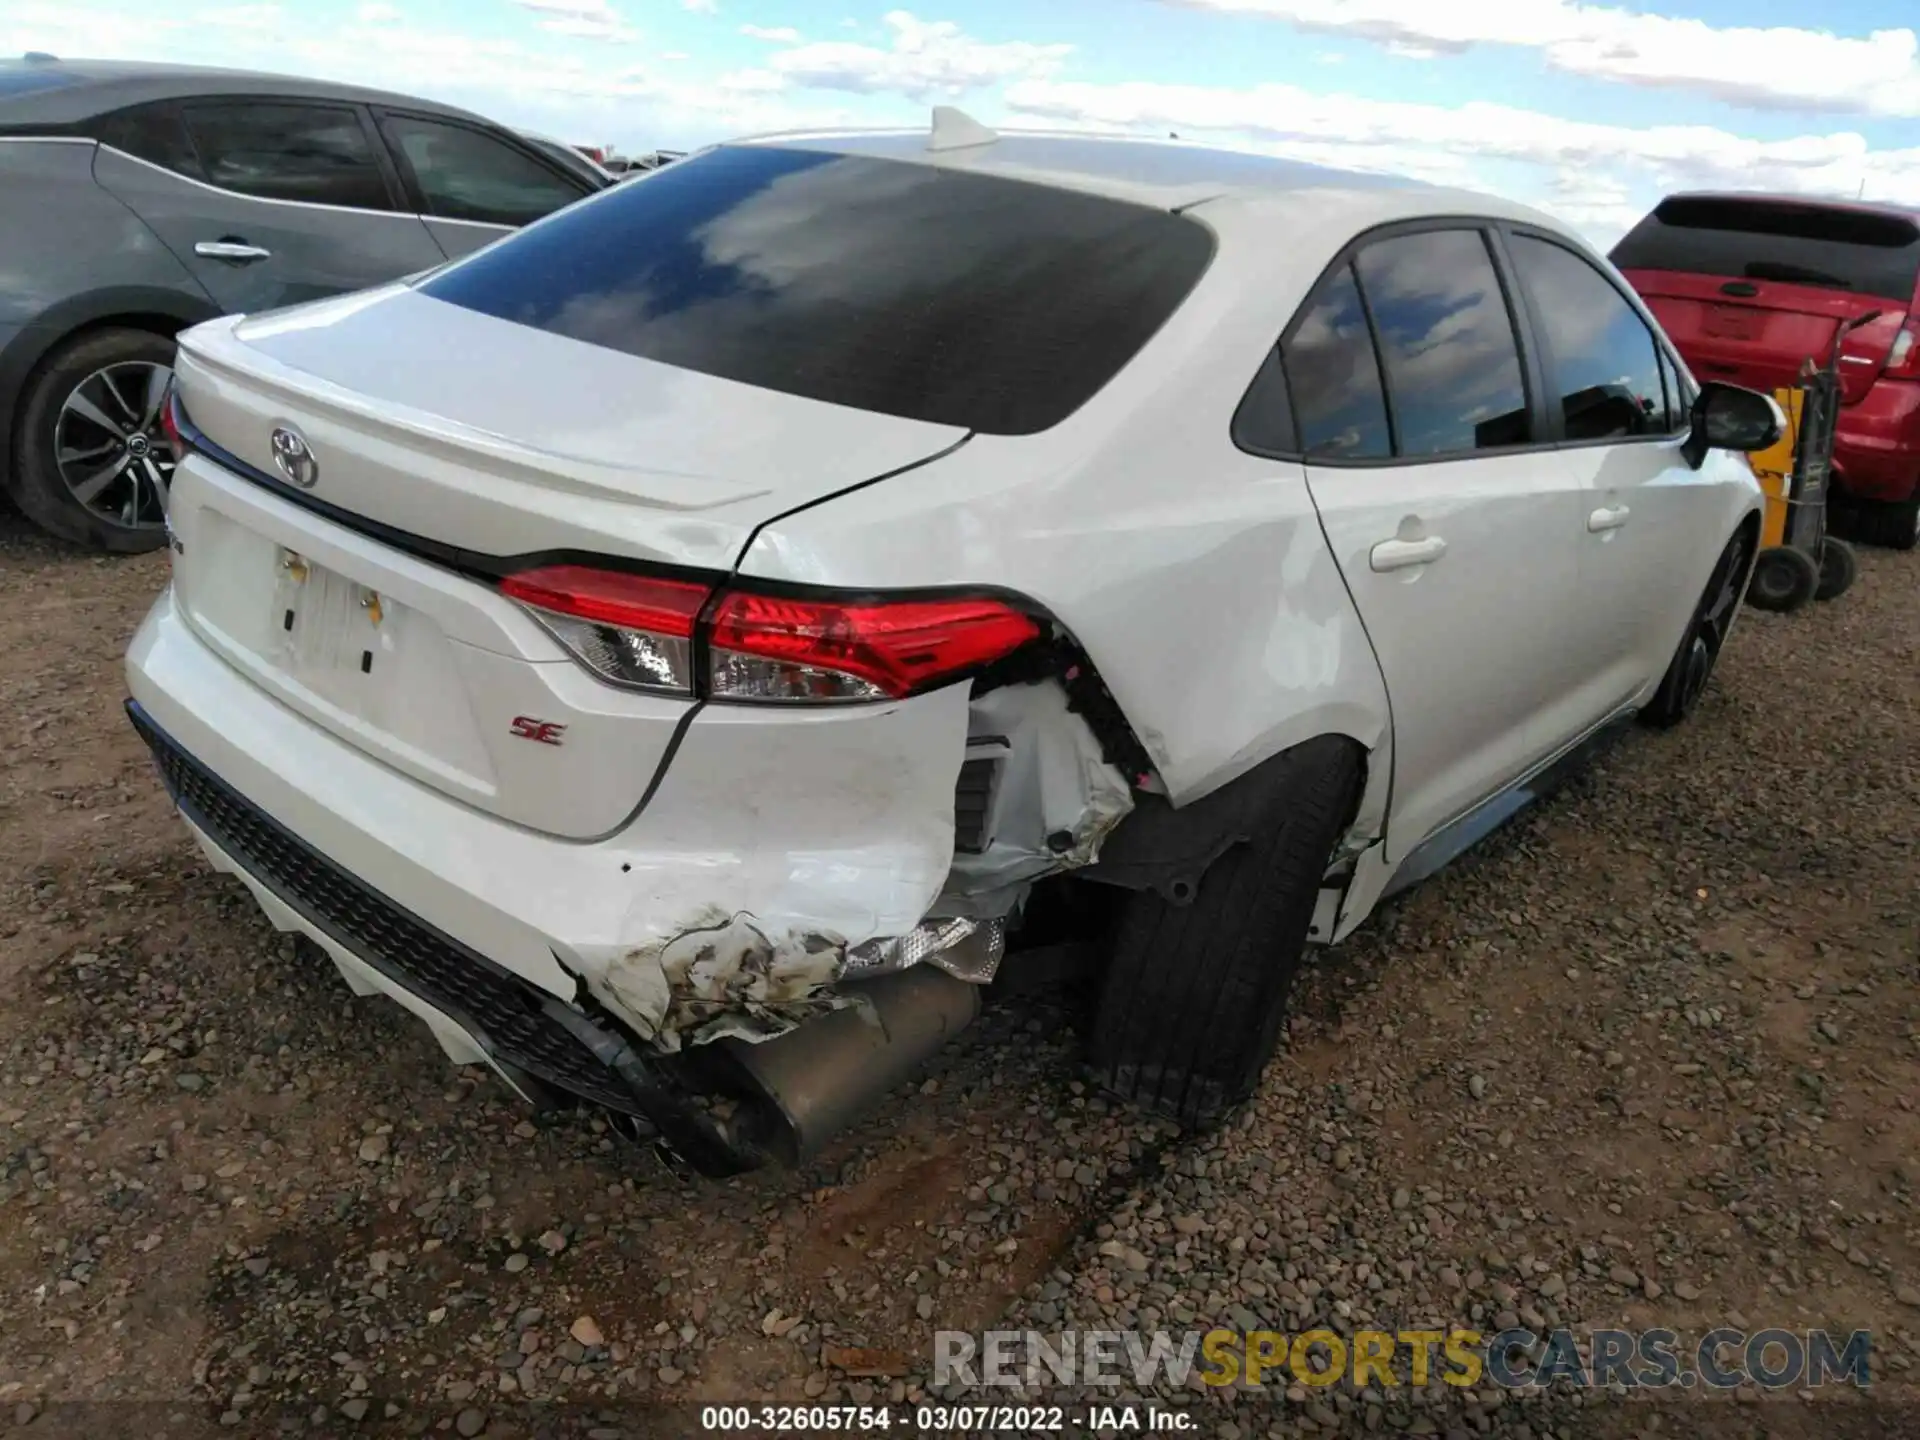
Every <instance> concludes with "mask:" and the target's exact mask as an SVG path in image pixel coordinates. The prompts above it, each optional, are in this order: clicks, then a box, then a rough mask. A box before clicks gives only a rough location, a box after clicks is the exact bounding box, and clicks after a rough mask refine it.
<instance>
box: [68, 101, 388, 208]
mask: <svg viewBox="0 0 1920 1440" xmlns="http://www.w3.org/2000/svg"><path fill="white" fill-rule="evenodd" d="M155 103H160V104H167V105H171V106H172V107H173V109H174V111H175V113H176V114H178V115H179V117H180V121H181V124H182V127H183V128H184V129H185V130H186V135H187V144H188V145H189V146H191V147H192V149H193V154H194V158H195V159H196V160H198V161H199V162H200V171H201V174H200V176H194V175H182V174H181V173H180V172H179V171H178V170H169V169H168V168H167V167H166V166H164V165H160V164H157V163H155V162H154V161H152V160H147V159H144V158H142V157H141V156H139V155H134V154H131V153H129V152H128V151H125V150H122V149H121V148H120V147H119V146H117V145H108V144H106V142H105V141H100V140H96V141H95V142H94V143H95V144H97V145H100V146H101V147H102V148H103V149H107V150H111V151H113V153H114V154H116V155H124V156H126V158H127V159H129V160H131V161H133V163H134V164H136V165H145V166H146V167H147V168H148V169H150V170H158V171H159V172H160V173H161V174H162V175H170V176H172V177H173V178H174V179H175V180H184V181H185V182H186V183H187V184H189V185H198V186H199V187H200V188H201V189H203V190H211V191H213V193H214V194H216V195H225V196H228V197H230V198H232V199H235V200H245V201H247V202H249V203H251V204H254V205H293V206H296V207H298V208H300V209H302V210H332V211H336V212H338V213H339V214H342V215H391V216H399V217H401V218H403V219H406V218H412V217H411V216H410V215H409V212H408V211H407V210H406V209H405V203H406V202H405V197H404V196H402V195H401V194H400V192H399V190H398V189H397V187H396V186H395V184H394V176H393V173H392V171H391V170H390V168H389V167H388V166H387V165H386V164H385V163H384V162H383V161H382V159H381V149H382V147H381V145H380V141H379V137H378V135H377V134H373V133H371V132H370V126H371V118H370V117H369V116H368V114H367V113H366V110H367V107H366V106H364V105H361V104H358V103H356V102H354V101H351V100H315V99H311V98H309V97H306V96H287V95H207V96H197V95H196V96H189V97H187V98H185V99H181V100H172V101H165V102H145V103H143V104H140V105H128V106H125V107H123V108H122V109H121V110H116V111H114V112H112V113H114V114H116V115H119V114H124V113H126V112H127V111H129V110H137V109H146V108H148V106H149V105H152V104H155ZM227 105H305V106H309V107H311V108H314V109H320V110H351V111H353V113H354V116H355V118H357V119H358V120H359V122H360V128H361V130H362V131H363V132H369V133H367V144H368V146H369V148H370V149H371V150H372V152H373V156H374V164H375V165H377V166H378V167H379V170H380V178H381V184H382V185H384V186H385V188H386V191H387V199H388V201H389V202H390V204H391V207H392V208H390V209H387V210H369V209H367V208H366V207H365V206H364V205H329V204H328V203H327V202H326V201H324V200H287V199H283V198H281V197H280V196H277V195H249V194H248V193H247V192H246V191H244V190H235V189H232V188H230V187H228V186H226V185H216V184H214V183H213V181H211V180H207V179H204V178H201V177H203V176H204V175H205V174H206V158H205V157H204V156H202V155H201V154H200V146H199V143H198V142H197V141H196V140H195V139H194V138H193V127H192V126H191V125H188V124H187V123H186V121H187V116H188V114H189V113H190V112H191V111H193V110H204V109H215V108H219V107H221V106H227ZM92 123H93V122H92V121H88V122H87V124H89V125H91V124H92Z"/></svg>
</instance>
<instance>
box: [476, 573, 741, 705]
mask: <svg viewBox="0 0 1920 1440" xmlns="http://www.w3.org/2000/svg"><path fill="white" fill-rule="evenodd" d="M500 592H501V594H503V595H506V596H508V597H509V598H511V599H514V600H518V601H519V602H520V603H521V604H522V605H525V606H526V607H527V608H528V609H530V610H531V611H532V612H533V614H534V616H535V618H536V619H538V620H539V621H540V623H541V624H542V625H544V626H546V628H547V629H548V631H550V632H551V633H552V635H553V637H554V639H556V640H558V641H559V642H560V643H561V644H562V645H564V646H566V648H567V649H568V650H569V651H571V652H572V653H573V655H574V657H575V658H576V659H578V660H579V661H580V663H581V664H583V665H585V666H586V667H587V668H588V669H589V670H591V671H593V672H594V673H595V674H596V675H598V676H600V677H601V678H602V679H603V680H608V681H611V682H612V683H613V684H615V685H625V686H629V687H631V688H633V689H638V690H659V691H665V692H668V693H672V694H680V695H691V694H692V693H693V622H694V621H695V620H696V619H697V618H698V617H699V614H700V608H701V607H702V606H703V605H705V604H706V603H707V595H708V594H709V589H708V587H707V586H705V585H700V584H696V583H694V582H692V581H688V580H666V579H661V578H658V577H655V576H651V575H626V574H622V573H620V572H619V571H616V570H596V569H593V568H591V567H589V566H585V565H548V566H544V567H542V568H541V569H538V570H527V571H523V572H522V573H520V574H518V575H511V576H508V577H507V578H506V579H505V580H503V581H501V582H500Z"/></svg>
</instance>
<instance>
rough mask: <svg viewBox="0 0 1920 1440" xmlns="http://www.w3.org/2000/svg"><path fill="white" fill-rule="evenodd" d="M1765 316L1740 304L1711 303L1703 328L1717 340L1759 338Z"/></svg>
mask: <svg viewBox="0 0 1920 1440" xmlns="http://www.w3.org/2000/svg"><path fill="white" fill-rule="evenodd" d="M1764 318H1765V317H1763V316H1761V315H1759V314H1757V313H1755V312H1754V311H1752V310H1748V309H1746V308H1745V307H1744V306H1740V305H1710V306H1708V307H1707V313H1706V316H1705V318H1704V320H1703V322H1702V325H1701V328H1702V329H1704V330H1705V331H1706V332H1707V334H1709V335H1711V336H1713V338H1714V339H1716V340H1758V339H1759V338H1760V332H1761V330H1762V329H1763V328H1764Z"/></svg>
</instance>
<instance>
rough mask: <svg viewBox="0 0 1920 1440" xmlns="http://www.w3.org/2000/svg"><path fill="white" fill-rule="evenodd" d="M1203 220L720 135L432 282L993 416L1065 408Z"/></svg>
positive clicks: (676, 357) (464, 300)
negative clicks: (726, 142)
mask: <svg viewBox="0 0 1920 1440" xmlns="http://www.w3.org/2000/svg"><path fill="white" fill-rule="evenodd" d="M1212 255H1213V238H1212V235H1211V232H1209V231H1208V230H1207V229H1206V228H1205V227H1203V226H1202V225H1200V224H1199V223H1198V222H1196V221H1194V220H1191V219H1188V218H1186V217H1184V216H1180V215H1174V214H1171V213H1169V212H1167V211H1164V210H1155V209H1151V208H1149V207H1147V206H1143V205H1134V204H1129V203H1126V202H1123V201H1119V200H1112V199H1108V198H1106V197H1104V196H1098V195H1087V194H1082V193H1080V192H1077V191H1070V190H1062V189H1057V188H1055V187H1052V186H1046V185H1036V184H1029V183H1025V182H1021V181H1015V180H1007V179H1002V178H999V177H996V176H990V175H981V174H971V173H967V172H964V171H959V170H949V169H944V168H939V167H935V166H931V165H920V164H915V163H912V162H908V161H895V160H879V159H874V158H871V157H866V156H851V155H836V154H828V153H823V152H819V151H808V150H798V149H787V148H784V147H775V146H737V147H736V146H727V147H721V148H719V149H716V150H711V151H708V152H706V153H704V154H701V155H697V156H693V157H691V158H689V159H686V160H681V161H678V162H677V163H675V164H673V165H669V166H667V167H666V168H664V169H662V170H658V171H655V172H653V173H652V174H649V175H647V176H645V177H644V178H642V179H638V180H634V181H630V182H628V183H626V184H623V185H619V186H616V187H614V188H613V189H612V190H609V191H606V192H604V193H603V194H601V195H600V196H599V197H598V198H596V199H594V200H593V201H591V202H590V203H587V204H583V205H580V206H578V207H576V208H574V209H570V210H566V211H563V212H561V213H560V214H558V215H556V216H554V217H553V218H552V219H551V220H550V221H548V222H547V223H546V224H543V225H537V226H535V227H533V228H532V229H530V230H527V231H525V232H523V233H522V234H519V235H515V236H512V237H509V238H508V239H506V240H505V241H502V242H501V243H500V244H498V245H493V246H489V247H488V248H487V249H485V250H483V251H481V252H479V253H478V254H477V255H475V256H474V257H473V258H472V259H470V260H466V261H463V262H462V263H460V264H457V265H455V266H453V267H451V268H450V269H448V270H446V271H444V272H443V273H441V274H440V275H437V276H435V277H434V278H432V279H430V280H428V281H426V282H425V283H424V284H423V285H422V286H421V287H420V288H421V290H422V291H424V292H425V293H426V294H428V295H431V296H433V297H435V298H436V299H439V300H443V301H447V302H449V303H451V304H455V305H461V306H465V307H466V308H468V309H471V310H477V311H480V312H481V313H483V314H487V315H493V316H496V317H498V318H500V319H503V320H510V321H513V322H515V323H518V324H521V325H529V326H533V327H535V328H537V329H541V330H546V331H549V332H551V333H554V334H558V335H565V336H568V337H569V338H572V339H575V340H581V341H585V342H586V343H588V344H593V345H601V346H605V347H607V348H608V349H612V350H620V351H624V352H625V353H627V354H630V355H638V356H642V357H644V358H646V359H649V360H656V361H660V362H663V363H665V364H668V365H676V366H679V367H681V368H683V369H687V370H696V371H700V372H701V373H703V374H708V375H717V376H721V377H723V378H726V379H729V380H737V381H742V382H744V383H746V384H749V385H758V386H761V387H763V388H765V389H769V390H778V391H783V392H785V393H787V394H792V395H800V396H805V397H807V398H809V399H814V400H823V401H827V402H830V403H833V404H837V405H848V406H853V407H856V408H858V409H862V410H870V411H877V412H880V413H883V414H888V415H898V416H904V417H906V418H909V419H915V420H926V421H932V422H935V423H938V424H943V425H955V426H962V427H965V428H967V429H970V430H976V431H981V432H984V433H987V434H994V435H1025V434H1032V433H1034V432H1037V431H1040V430H1045V429H1047V428H1049V427H1050V426H1052V425H1055V424H1057V423H1059V422H1060V421H1061V420H1063V419H1065V418H1066V417H1067V416H1068V415H1070V414H1072V413H1073V411H1074V410H1076V409H1077V408H1078V407H1079V406H1080V405H1082V404H1083V403H1084V402H1085V401H1087V400H1088V399H1090V398H1091V397H1092V396H1093V395H1094V393H1095V392H1096V391H1098V390H1099V389H1100V388H1101V387H1102V386H1103V385H1105V384H1106V383H1107V382H1108V381H1109V380H1110V379H1112V378H1113V376H1114V375H1115V374H1117V373H1118V372H1119V370H1120V369H1121V367H1122V366H1124V365H1126V363H1127V362H1128V361H1129V360H1131V359H1132V358H1133V356H1134V355H1135V354H1136V353H1138V351H1139V350H1140V348H1141V347H1142V346H1143V345H1144V344H1146V342H1147V341H1148V339H1150V338H1151V337H1152V335H1153V334H1154V332H1155V331H1156V330H1158V329H1159V328H1160V326H1161V325H1162V324H1163V323H1165V321H1166V320H1167V318H1168V317H1169V316H1171V315H1172V314H1173V312H1174V311H1175V310H1176V309H1177V308H1178V307H1179V305H1180V303H1181V301H1182V300H1184V299H1185V298H1186V296H1187V294H1188V292H1189V291H1190V290H1191V289H1192V288H1193V286H1194V284H1195V282H1196V281H1198V280H1199V278H1200V276H1201V274H1202V273H1203V272H1204V271H1205V269H1206V267H1207V264H1208V262H1209V261H1210V260H1211V258H1212Z"/></svg>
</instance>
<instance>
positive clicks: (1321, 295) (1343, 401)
mask: <svg viewBox="0 0 1920 1440" xmlns="http://www.w3.org/2000/svg"><path fill="white" fill-rule="evenodd" d="M1281 348H1282V353H1281V363H1282V365H1283V367H1284V368H1285V370H1286V375H1287V386H1288V389H1289V390H1291V391H1292V395H1293V408H1294V415H1295V422H1296V424H1297V426H1298V429H1299V432H1300V433H1299V446H1300V451H1301V453H1302V454H1303V455H1307V456H1310V457H1315V458H1319V459H1331V460H1377V459H1383V458H1385V457H1386V456H1388V455H1391V454H1392V453H1393V436H1392V431H1391V430H1390V428H1389V427H1388V425H1387V402H1386V397H1385V395H1383V394H1382V393H1381V389H1380V360H1379V357H1378V356H1377V355H1376V354H1375V353H1374V348H1373V336H1372V334H1371V333H1370V332H1369V331H1368V329H1367V313H1366V310H1365V309H1364V308H1363V307H1362V306H1361V304H1360V290H1359V287H1358V286H1356V285H1355V284H1354V282H1353V269H1352V267H1351V266H1348V265H1342V266H1341V267H1340V268H1339V269H1338V270H1336V271H1335V272H1334V273H1333V274H1331V275H1329V276H1328V277H1327V278H1326V279H1324V280H1322V281H1321V282H1320V286H1319V288H1318V289H1317V290H1316V291H1315V292H1314V294H1313V297H1312V298H1311V299H1310V300H1308V302H1307V308H1306V310H1305V312H1304V313H1303V314H1302V315H1301V317H1300V321H1299V324H1298V325H1296V326H1295V327H1294V330H1293V332H1292V334H1291V335H1289V336H1288V338H1287V342H1286V344H1285V345H1284V346H1282V347H1281Z"/></svg>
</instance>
